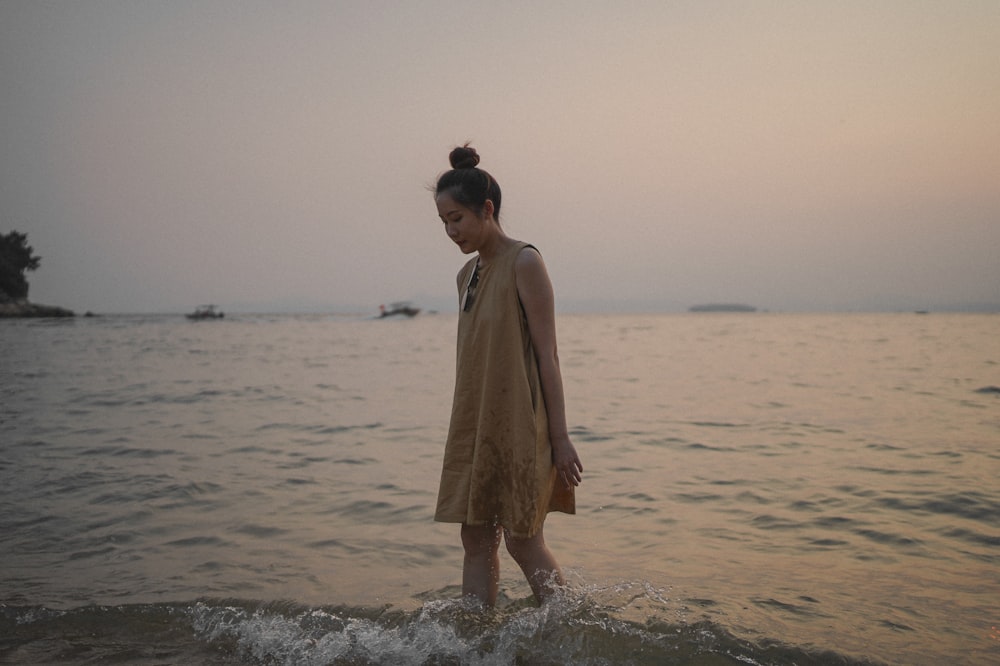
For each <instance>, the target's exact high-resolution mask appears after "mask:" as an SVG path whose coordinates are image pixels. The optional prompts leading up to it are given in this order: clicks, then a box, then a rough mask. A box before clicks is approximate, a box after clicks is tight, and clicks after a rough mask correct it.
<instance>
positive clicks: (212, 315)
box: [185, 305, 226, 319]
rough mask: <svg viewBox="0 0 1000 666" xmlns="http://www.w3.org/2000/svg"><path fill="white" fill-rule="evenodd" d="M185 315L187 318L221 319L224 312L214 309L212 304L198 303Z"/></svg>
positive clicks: (224, 314)
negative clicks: (192, 310)
mask: <svg viewBox="0 0 1000 666" xmlns="http://www.w3.org/2000/svg"><path fill="white" fill-rule="evenodd" d="M185 316H186V317H187V318H188V319H222V318H223V317H225V316H226V313H224V312H222V311H221V310H216V309H215V306H214V305H199V306H198V307H196V308H195V309H194V312H189V313H188V314H186V315H185Z"/></svg>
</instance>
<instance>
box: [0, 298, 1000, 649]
mask: <svg viewBox="0 0 1000 666" xmlns="http://www.w3.org/2000/svg"><path fill="white" fill-rule="evenodd" d="M558 327H559V335H560V355H561V359H562V365H563V373H564V381H565V384H566V393H567V402H568V413H569V422H570V427H571V431H572V435H573V437H574V440H575V443H576V445H577V449H578V450H579V452H580V454H581V456H582V458H583V462H584V467H585V475H584V482H583V485H582V486H581V487H580V488H579V490H578V499H577V501H578V514H577V515H576V516H565V515H562V514H552V515H551V516H550V518H549V520H548V522H547V524H546V537H547V540H548V542H549V545H550V547H551V548H552V550H553V551H554V553H555V554H556V556H557V558H558V559H559V561H560V563H561V564H562V566H563V568H564V570H565V573H566V575H567V578H568V585H567V588H566V589H565V590H564V591H563V593H561V595H560V596H559V597H558V598H556V599H554V600H553V601H552V602H550V603H547V604H545V605H544V606H543V607H541V608H539V607H536V606H535V604H534V603H533V602H532V601H531V598H530V591H529V589H528V587H527V585H526V584H525V583H524V581H523V580H522V578H521V575H520V573H519V571H518V570H517V568H516V566H515V565H513V563H512V562H511V560H510V558H509V557H506V555H505V554H504V555H503V557H502V570H501V597H500V601H499V603H498V607H497V608H496V609H495V610H493V611H491V612H487V613H481V612H477V611H476V610H475V609H473V608H470V607H468V606H467V604H465V603H463V602H462V601H461V600H460V599H459V596H460V595H459V593H460V581H461V561H462V550H461V546H460V543H459V538H458V526H456V525H442V524H438V523H434V522H433V521H432V514H433V507H434V500H435V493H436V490H437V482H438V474H439V465H440V459H441V453H442V446H443V441H444V436H445V430H446V427H447V421H448V413H449V409H450V399H451V390H452V378H453V372H454V333H455V321H454V316H453V315H445V314H442V315H430V316H425V315H421V316H418V317H416V318H415V319H412V320H372V319H366V318H361V317H357V318H353V317H344V316H249V315H243V316H240V315H236V316H232V315H231V316H228V317H227V318H226V319H224V320H221V321H208V322H189V321H187V320H185V319H184V318H183V317H173V316H107V317H97V318H86V319H85V318H78V319H76V320H73V321H42V320H39V321H0V662H2V663H11V664H15V663H16V664H24V663H27V664H31V663H39V664H42V663H44V664H50V663H62V664H87V663H108V662H115V663H136V664H169V663H205V664H243V663H250V664H709V665H715V664H761V665H762V664H856V663H858V664H860V663H865V664H867V663H886V664H941V663H959V664H993V663H1000V388H997V387H1000V334H998V330H1000V318H998V316H995V315H971V314H937V313H932V314H929V315H917V314H844V315H835V314H823V315H804V314H803V315H793V314H769V313H758V314H675V315H657V316H638V315H628V316H624V315H614V316H611V315H607V316H600V315H587V316H583V315H562V316H560V317H559V319H558Z"/></svg>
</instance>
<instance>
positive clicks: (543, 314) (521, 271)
mask: <svg viewBox="0 0 1000 666" xmlns="http://www.w3.org/2000/svg"><path fill="white" fill-rule="evenodd" d="M514 275H515V278H516V281H517V294H518V296H519V297H520V299H521V305H522V306H523V307H524V314H525V317H526V318H527V320H528V332H529V334H530V335H531V344H532V346H533V347H534V348H535V357H536V358H537V359H538V373H539V375H540V378H541V381H542V395H543V396H544V398H545V410H546V414H547V415H548V419H549V439H550V441H551V442H552V464H553V465H554V466H555V468H556V473H557V474H558V475H559V478H561V479H562V481H563V483H565V484H566V486H567V487H571V486H576V485H579V484H580V481H581V480H582V475H581V474H582V472H583V464H582V463H581V462H580V457H579V456H578V455H577V453H576V448H575V447H574V446H573V443H572V442H571V441H570V439H569V430H568V428H567V427H566V400H565V396H564V394H563V383H562V373H561V372H560V370H559V354H558V351H557V349H556V316H555V297H554V296H553V294H552V282H551V281H550V280H549V274H548V272H547V271H546V270H545V262H543V261H542V257H541V255H539V254H538V252H537V251H535V250H534V249H533V248H526V249H525V250H523V251H521V253H520V254H518V255H517V261H516V263H515V264H514Z"/></svg>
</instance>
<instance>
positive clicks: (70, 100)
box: [0, 0, 1000, 313]
mask: <svg viewBox="0 0 1000 666" xmlns="http://www.w3.org/2000/svg"><path fill="white" fill-rule="evenodd" d="M465 141H472V143H473V145H474V146H475V147H476V148H477V149H478V150H479V152H480V154H481V155H482V163H481V166H482V167H483V168H485V169H487V170H488V171H490V173H492V175H493V176H494V177H495V178H496V179H497V180H498V181H499V183H500V184H501V186H502V188H503V192H504V202H503V211H502V217H501V222H502V223H503V225H504V227H505V229H506V230H507V232H508V233H509V234H510V235H512V236H514V237H516V238H520V239H522V240H528V241H531V242H532V243H534V244H535V245H536V246H537V247H538V248H539V249H540V251H541V252H542V255H543V256H544V257H545V259H546V261H547V263H548V266H549V272H550V274H551V276H552V279H553V282H554V284H555V288H556V294H557V307H558V308H559V310H560V311H563V312H575V311H672V310H683V309H686V308H687V306H689V305H691V304H696V303H705V302H719V301H721V302H744V303H749V304H752V305H755V306H757V307H760V308H766V309H769V310H774V311H800V310H804V311H811V310H823V311H825V310H910V309H938V308H942V309H943V308H953V307H965V306H990V305H993V306H997V307H1000V3H998V2H996V0H985V1H973V0H968V1H966V0H958V1H956V2H941V1H939V0H938V1H933V2H932V1H924V0H882V1H878V2H871V1H870V0H865V1H860V0H859V1H852V0H848V1H844V2H825V1H816V2H808V1H805V0H799V1H791V0H789V1H782V0H777V1H771V2H763V1H760V2H754V1H749V2H746V1H732V2H729V1H715V0H707V1H706V0H692V1H678V2H672V1H666V0H655V1H650V2H627V1H626V2H592V1H559V2H544V1H542V2H538V1H535V2H502V3H498V2H489V3H487V2H467V1H466V2H451V1H442V0H424V1H421V2H403V1H397V2H382V1H378V0H375V1H370V0H365V1H356V2H355V1H349V2H348V1H344V2H338V1H335V0H326V1H315V2H304V1H294V0H293V1H291V2H252V1H250V0H234V1H228V0H226V1H223V0H199V1H188V0H170V1H160V2H152V1H144V0H120V1H110V0H82V1H80V2H70V1H46V2H42V1H40V0H2V1H0V232H7V231H10V230H11V229H17V230H19V231H22V232H26V233H27V234H28V238H29V242H30V243H31V245H32V246H33V247H34V248H35V252H36V253H37V254H38V255H40V256H41V257H42V262H41V268H40V269H39V270H38V271H36V272H34V273H31V274H29V280H30V282H31V293H30V297H31V300H33V301H36V302H40V303H47V304H52V305H61V306H65V307H69V308H72V309H74V310H77V311H78V312H82V311H85V310H92V311H95V312H108V313H110V312H181V311H185V310H189V309H191V308H193V307H194V306H195V305H197V304H199V303H209V302H210V303H217V304H219V305H220V306H221V307H222V308H223V309H225V310H227V311H369V310H370V311H375V310H377V308H378V305H379V304H380V303H386V302H388V301H393V300H402V299H409V300H414V301H416V302H417V304H418V305H422V306H424V307H433V308H440V309H444V310H448V309H451V310H454V309H456V306H455V301H456V300H457V296H455V294H454V291H455V287H454V276H455V273H456V272H457V271H458V269H459V268H460V266H461V265H462V263H463V262H464V260H465V258H464V257H463V256H462V255H461V253H460V252H459V251H458V250H457V249H456V248H455V246H454V245H453V244H452V243H451V242H450V241H449V240H448V239H447V237H446V236H445V235H444V233H443V229H442V224H441V222H440V221H439V220H438V219H437V217H436V215H437V212H436V209H435V207H434V204H433V200H432V197H431V194H430V193H429V191H428V187H429V186H431V185H432V184H433V182H434V181H435V180H436V177H437V176H438V175H439V174H440V173H441V172H442V171H443V170H445V169H446V168H447V166H448V163H447V155H448V152H449V151H450V149H451V148H452V147H453V146H454V145H456V144H459V143H464V142H465Z"/></svg>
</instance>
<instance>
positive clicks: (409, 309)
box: [378, 301, 420, 318]
mask: <svg viewBox="0 0 1000 666" xmlns="http://www.w3.org/2000/svg"><path fill="white" fill-rule="evenodd" d="M378 309H379V318H384V317H416V316H417V315H418V314H420V308H415V307H413V304H412V303H410V302H409V301H398V302H396V303H390V304H389V307H386V306H384V305H380V306H378Z"/></svg>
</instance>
